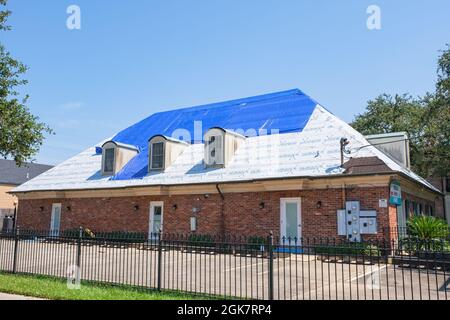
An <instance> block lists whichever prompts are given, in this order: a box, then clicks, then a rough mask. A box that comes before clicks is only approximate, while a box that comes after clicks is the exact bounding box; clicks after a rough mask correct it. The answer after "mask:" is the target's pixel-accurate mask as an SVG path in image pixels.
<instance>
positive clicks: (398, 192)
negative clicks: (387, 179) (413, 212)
mask: <svg viewBox="0 0 450 320" xmlns="http://www.w3.org/2000/svg"><path fill="white" fill-rule="evenodd" d="M389 203H390V204H394V205H397V206H400V205H401V204H402V188H401V187H400V183H399V182H397V181H392V182H391V188H390V196H389Z"/></svg>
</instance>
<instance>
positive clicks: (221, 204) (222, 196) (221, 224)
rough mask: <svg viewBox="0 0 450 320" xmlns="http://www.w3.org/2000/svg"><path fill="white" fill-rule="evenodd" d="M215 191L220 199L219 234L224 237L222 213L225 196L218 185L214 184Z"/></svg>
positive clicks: (223, 213) (223, 217)
mask: <svg viewBox="0 0 450 320" xmlns="http://www.w3.org/2000/svg"><path fill="white" fill-rule="evenodd" d="M216 189H217V192H219V194H220V198H221V199H222V201H221V203H220V234H221V235H222V236H225V212H224V205H225V196H224V195H223V193H222V190H220V188H219V184H218V183H216Z"/></svg>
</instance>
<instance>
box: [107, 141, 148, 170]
mask: <svg viewBox="0 0 450 320" xmlns="http://www.w3.org/2000/svg"><path fill="white" fill-rule="evenodd" d="M138 153H139V149H138V148H136V147H135V146H132V145H129V144H124V143H119V142H115V141H108V142H106V143H104V144H103V146H102V175H103V176H113V175H115V174H117V173H118V172H119V171H120V170H122V169H123V167H125V165H126V164H127V163H128V161H130V160H131V159H133V158H134V157H135V156H136V155H137V154H138Z"/></svg>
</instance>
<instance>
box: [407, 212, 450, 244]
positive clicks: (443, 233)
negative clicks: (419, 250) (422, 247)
mask: <svg viewBox="0 0 450 320" xmlns="http://www.w3.org/2000/svg"><path fill="white" fill-rule="evenodd" d="M408 233H409V234H410V235H411V236H413V237H416V238H418V239H420V240H434V239H446V238H447V237H448V235H449V227H448V224H447V222H445V220H443V219H438V218H435V217H430V216H414V217H412V218H411V219H409V221H408Z"/></svg>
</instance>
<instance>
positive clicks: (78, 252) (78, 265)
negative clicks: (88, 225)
mask: <svg viewBox="0 0 450 320" xmlns="http://www.w3.org/2000/svg"><path fill="white" fill-rule="evenodd" d="M83 232H84V230H83V227H80V230H79V233H78V241H77V268H78V270H77V271H78V272H79V270H80V267H81V243H82V240H83Z"/></svg>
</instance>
